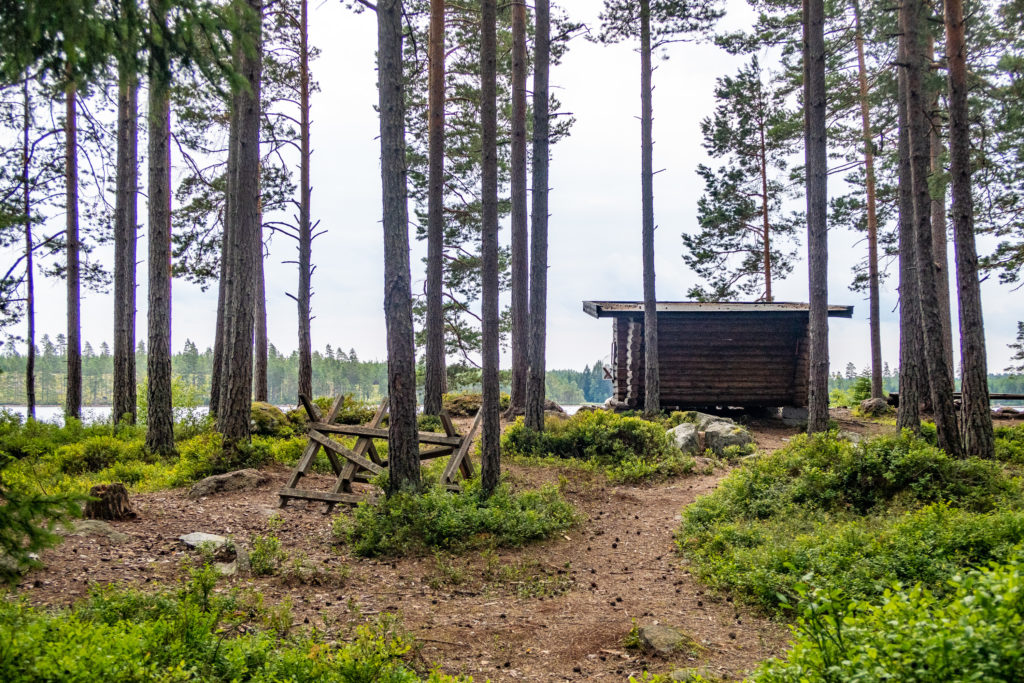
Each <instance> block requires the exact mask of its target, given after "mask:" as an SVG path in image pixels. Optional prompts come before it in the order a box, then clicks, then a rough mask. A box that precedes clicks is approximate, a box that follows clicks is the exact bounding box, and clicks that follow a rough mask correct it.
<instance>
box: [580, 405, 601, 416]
mask: <svg viewBox="0 0 1024 683" xmlns="http://www.w3.org/2000/svg"><path fill="white" fill-rule="evenodd" d="M607 409H608V404H607V403H605V404H604V405H603V406H595V405H586V406H580V407H579V408H577V409H576V414H577V415H579V414H580V413H596V412H597V411H599V410H607Z"/></svg>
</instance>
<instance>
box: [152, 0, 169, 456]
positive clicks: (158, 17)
mask: <svg viewBox="0 0 1024 683" xmlns="http://www.w3.org/2000/svg"><path fill="white" fill-rule="evenodd" d="M167 8H168V0H150V2H149V13H150V21H151V27H152V30H153V32H154V33H160V34H162V33H165V32H166V31H167ZM149 59H150V64H149V114H148V115H149V311H148V327H149V330H148V343H147V346H148V349H147V350H148V356H147V358H146V369H147V375H148V382H149V384H148V389H147V400H148V407H147V409H148V418H147V419H148V424H147V429H146V446H147V448H149V449H150V450H151V451H153V452H154V453H161V454H169V453H172V452H173V451H174V414H173V411H172V409H171V148H170V129H171V106H170V97H169V94H170V85H171V68H170V63H169V55H168V54H167V50H166V49H165V48H164V47H163V46H161V45H154V46H152V47H151V48H150V57H149Z"/></svg>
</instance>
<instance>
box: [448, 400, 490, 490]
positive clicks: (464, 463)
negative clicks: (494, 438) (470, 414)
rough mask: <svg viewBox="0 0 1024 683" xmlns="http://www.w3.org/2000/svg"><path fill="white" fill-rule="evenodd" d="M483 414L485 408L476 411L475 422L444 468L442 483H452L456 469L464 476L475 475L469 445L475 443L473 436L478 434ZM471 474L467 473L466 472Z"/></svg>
mask: <svg viewBox="0 0 1024 683" xmlns="http://www.w3.org/2000/svg"><path fill="white" fill-rule="evenodd" d="M482 416H483V410H478V411H477V412H476V417H474V418H473V424H472V425H471V426H470V428H469V431H468V432H466V435H465V436H463V437H462V443H461V444H459V451H458V453H456V454H455V455H453V456H452V457H451V458H449V460H448V464H447V465H446V466H445V468H444V472H443V473H442V474H441V484H442V485H446V484H450V483H452V482H453V481H454V479H455V470H459V471H460V472H462V474H463V476H473V466H472V464H471V463H470V462H469V447H470V446H471V445H472V444H473V437H474V436H475V435H476V431H477V430H478V429H479V428H480V419H481V417H482ZM467 472H468V473H469V474H466V473H467Z"/></svg>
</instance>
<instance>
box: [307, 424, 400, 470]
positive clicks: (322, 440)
mask: <svg viewBox="0 0 1024 683" xmlns="http://www.w3.org/2000/svg"><path fill="white" fill-rule="evenodd" d="M309 438H311V439H313V440H314V441H316V442H317V443H318V444H320V445H321V446H323V447H324V448H326V449H328V450H332V451H334V452H335V453H337V454H338V455H340V456H342V457H343V458H347V459H348V460H350V461H352V462H354V463H355V464H356V465H359V466H360V467H362V468H363V469H364V470H369V471H371V472H373V473H374V474H383V473H384V468H383V467H381V466H380V465H378V464H377V463H375V462H372V461H371V460H368V459H366V458H364V457H363V456H361V455H359V454H358V453H356V452H355V451H352V450H349V449H348V448H345V447H344V446H342V445H341V444H340V443H338V442H337V441H334V440H333V439H329V438H327V437H326V436H324V435H323V434H320V433H318V432H310V433H309ZM338 474H341V468H340V467H339V468H338Z"/></svg>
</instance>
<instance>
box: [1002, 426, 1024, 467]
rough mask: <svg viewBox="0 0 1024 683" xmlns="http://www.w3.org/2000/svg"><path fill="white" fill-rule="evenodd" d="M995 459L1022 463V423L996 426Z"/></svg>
mask: <svg viewBox="0 0 1024 683" xmlns="http://www.w3.org/2000/svg"><path fill="white" fill-rule="evenodd" d="M995 432H996V460H1002V461H1003V462H1011V463H1014V464H1017V465H1024V425H1017V426H1015V427H996V430H995Z"/></svg>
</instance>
